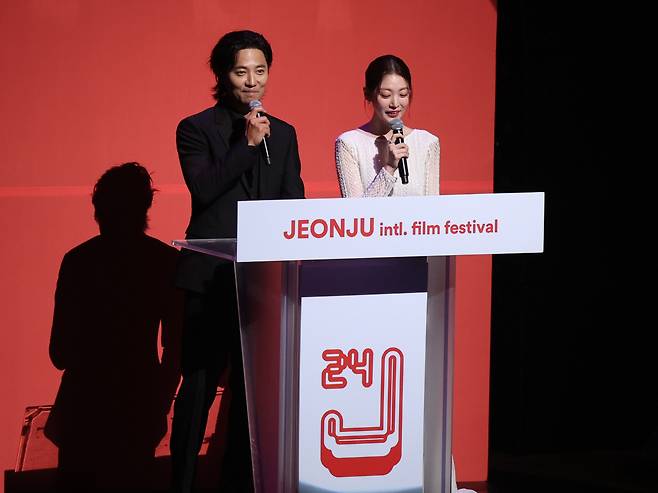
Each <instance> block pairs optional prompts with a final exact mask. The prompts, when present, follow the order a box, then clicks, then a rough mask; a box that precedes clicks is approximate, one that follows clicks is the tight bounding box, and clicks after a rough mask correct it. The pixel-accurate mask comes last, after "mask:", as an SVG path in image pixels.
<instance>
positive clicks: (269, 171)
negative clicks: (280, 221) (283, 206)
mask: <svg viewBox="0 0 658 493" xmlns="http://www.w3.org/2000/svg"><path fill="white" fill-rule="evenodd" d="M233 115H234V114H232V113H231V112H230V111H229V110H228V109H226V108H225V107H223V106H222V105H221V104H217V105H215V106H213V107H212V108H208V109H206V110H204V111H202V112H201V113H197V114H196V115H192V116H190V117H187V118H185V119H184V120H182V121H181V122H180V123H179V125H178V128H177V130H176V146H177V149H178V156H179V159H180V164H181V168H182V170H183V176H184V178H185V184H186V185H187V188H188V189H189V191H190V195H191V198H192V215H191V217H190V223H189V226H188V227H187V231H186V234H187V236H186V237H187V238H190V239H191V238H235V236H236V229H237V209H238V207H237V203H238V201H240V200H250V199H262V200H267V199H298V198H304V184H303V182H302V179H301V176H300V171H301V164H300V160H299V152H298V149H297V135H296V133H295V129H294V127H292V126H291V125H289V124H287V123H286V122H284V121H283V120H279V119H278V118H275V117H273V116H271V115H268V118H269V120H270V131H271V136H270V137H269V139H268V149H269V153H270V158H271V161H272V164H271V165H270V164H267V162H266V161H265V158H264V155H263V152H262V147H261V146H249V145H247V140H246V137H245V136H244V129H243V128H234V125H233V124H232V118H233V117H234V116H233ZM221 262H222V261H221V260H219V259H217V258H215V257H211V256H208V255H205V254H200V253H195V252H191V251H189V250H183V251H182V252H181V258H180V262H179V266H178V273H177V286H178V287H181V288H184V289H188V290H191V291H196V292H200V293H203V292H206V291H207V290H208V289H209V287H210V286H211V284H212V283H213V282H214V281H213V280H214V278H215V276H216V275H217V266H218V265H219V264H220V263H221Z"/></svg>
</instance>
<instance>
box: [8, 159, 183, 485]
mask: <svg viewBox="0 0 658 493" xmlns="http://www.w3.org/2000/svg"><path fill="white" fill-rule="evenodd" d="M152 198H153V189H152V186H151V178H150V176H149V174H148V172H147V171H146V170H145V169H144V168H143V167H141V166H139V165H138V164H137V163H127V164H124V165H121V166H116V167H114V168H111V169H110V170H108V171H107V172H106V173H105V174H104V175H103V176H102V177H101V179H100V180H99V181H98V183H97V184H96V186H95V188H94V196H93V202H94V206H95V216H96V219H97V221H98V224H99V228H100V231H101V234H100V235H98V236H95V237H93V238H91V239H90V240H88V241H86V242H84V243H82V244H80V245H78V246H76V247H75V248H73V249H72V250H71V251H69V252H68V253H67V254H66V255H65V256H64V259H63V260H62V263H61V267H60V271H59V277H58V281H57V290H56V294H55V312H54V316H53V325H52V332H51V340H50V358H51V361H52V362H53V364H54V365H55V366H56V367H57V368H58V369H60V370H64V373H63V375H62V380H61V384H60V387H59V391H58V393H57V397H56V400H55V403H54V406H53V408H52V410H51V412H50V415H49V417H48V420H47V422H46V425H45V430H44V432H45V435H46V436H47V437H48V438H49V439H50V440H51V441H52V442H53V443H54V444H55V445H57V447H58V449H59V452H58V468H57V478H56V482H57V491H62V492H64V491H65V492H76V491H85V492H93V491H136V490H139V489H147V488H148V486H149V485H147V484H144V483H145V480H146V478H150V477H151V473H150V471H151V470H152V469H153V468H154V467H155V458H154V452H155V448H156V446H157V445H158V443H159V442H160V440H161V439H162V437H163V436H164V435H165V433H166V431H167V413H168V411H169V409H170V407H171V403H172V400H173V396H174V393H175V391H176V387H177V385H178V380H179V364H178V359H179V358H178V354H179V353H180V347H179V340H180V331H181V307H182V304H181V297H180V293H179V292H178V291H177V290H176V289H175V288H174V285H173V276H174V271H175V267H176V260H177V257H178V253H177V250H176V249H174V248H173V247H170V246H168V245H166V244H164V243H162V242H161V241H159V240H156V239H154V238H152V237H150V236H148V235H146V234H145V233H144V231H145V229H146V224H147V211H148V209H149V207H150V206H151V203H152ZM160 328H162V330H160ZM159 334H160V337H161V339H160V342H161V346H162V348H163V349H162V354H161V355H160V354H159V349H158V335H159ZM9 486H10V485H7V492H8V493H10V491H11V489H10V488H9Z"/></svg>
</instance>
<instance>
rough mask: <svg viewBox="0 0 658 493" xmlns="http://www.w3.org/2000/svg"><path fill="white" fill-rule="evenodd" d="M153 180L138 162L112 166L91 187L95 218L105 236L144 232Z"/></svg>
mask: <svg viewBox="0 0 658 493" xmlns="http://www.w3.org/2000/svg"><path fill="white" fill-rule="evenodd" d="M156 191H157V190H156V189H154V188H153V179H152V178H151V174H150V173H149V172H148V170H147V169H146V168H145V167H144V166H142V165H141V164H139V163H137V162H130V163H123V164H119V165H117V166H113V167H111V168H110V169H108V170H107V171H105V173H103V175H102V176H101V177H100V178H99V179H98V181H97V182H96V185H94V192H93V194H92V197H91V202H92V203H93V204H94V218H95V219H96V222H98V225H99V227H100V229H101V233H104V232H110V233H112V232H116V233H134V232H144V231H146V229H147V227H148V216H147V212H148V210H149V208H150V207H151V204H153V194H154V192H156Z"/></svg>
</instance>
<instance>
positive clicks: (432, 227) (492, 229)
mask: <svg viewBox="0 0 658 493" xmlns="http://www.w3.org/2000/svg"><path fill="white" fill-rule="evenodd" d="M377 223H378V221H376V220H375V218H374V217H370V218H364V217H355V218H353V219H349V220H347V219H345V218H340V219H335V218H331V219H323V218H318V219H313V220H311V219H292V220H291V221H290V228H288V229H287V230H284V231H283V233H282V234H283V237H284V238H285V239H286V240H292V239H299V240H304V239H308V238H326V237H329V238H355V237H360V238H367V237H369V236H373V235H376V236H405V235H407V234H411V235H414V236H422V235H439V234H444V235H464V234H495V233H498V219H493V220H492V221H490V222H484V221H477V220H475V219H473V220H470V221H466V222H464V223H455V222H453V221H452V220H450V219H447V220H445V221H444V222H443V224H442V225H441V224H435V223H429V222H427V221H424V220H417V221H414V222H413V223H412V224H411V228H409V230H407V229H406V228H405V225H404V222H403V221H399V222H397V223H394V224H389V225H387V224H384V223H383V222H379V224H378V227H376V225H377Z"/></svg>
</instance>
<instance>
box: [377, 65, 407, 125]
mask: <svg viewBox="0 0 658 493" xmlns="http://www.w3.org/2000/svg"><path fill="white" fill-rule="evenodd" d="M410 96H411V90H410V89H409V84H408V83H407V81H406V80H405V78H404V77H402V76H400V75H398V74H386V75H385V76H384V77H383V78H382V82H381V84H380V85H379V89H377V90H376V91H375V94H374V95H373V97H372V100H371V103H372V108H373V111H374V116H375V117H376V118H377V119H378V120H380V121H381V122H382V123H385V124H386V125H388V124H389V122H390V121H391V120H393V119H394V118H399V119H400V120H402V118H403V117H404V113H405V112H406V111H407V108H408V107H409V103H410V99H409V98H410Z"/></svg>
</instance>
